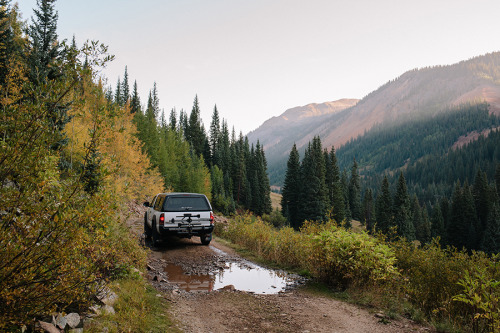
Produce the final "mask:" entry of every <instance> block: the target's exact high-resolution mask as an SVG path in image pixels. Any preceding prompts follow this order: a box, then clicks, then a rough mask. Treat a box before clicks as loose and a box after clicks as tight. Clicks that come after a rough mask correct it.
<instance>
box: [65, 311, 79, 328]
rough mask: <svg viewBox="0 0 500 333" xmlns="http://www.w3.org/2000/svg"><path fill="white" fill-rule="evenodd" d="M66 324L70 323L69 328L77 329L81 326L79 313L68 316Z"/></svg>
mask: <svg viewBox="0 0 500 333" xmlns="http://www.w3.org/2000/svg"><path fill="white" fill-rule="evenodd" d="M64 318H65V319H66V322H67V323H68V326H69V327H71V328H76V327H77V326H78V325H80V319H81V318H80V315H79V314H78V313H74V312H73V313H70V314H67V315H66V316H65V317H64Z"/></svg>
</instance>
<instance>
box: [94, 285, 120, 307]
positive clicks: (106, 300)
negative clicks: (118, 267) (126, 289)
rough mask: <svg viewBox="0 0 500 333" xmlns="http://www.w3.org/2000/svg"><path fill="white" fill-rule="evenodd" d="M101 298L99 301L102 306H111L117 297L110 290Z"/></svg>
mask: <svg viewBox="0 0 500 333" xmlns="http://www.w3.org/2000/svg"><path fill="white" fill-rule="evenodd" d="M101 296H102V297H101V298H100V299H99V300H100V301H101V302H102V303H103V304H105V305H109V306H113V305H114V304H115V303H116V301H117V300H118V295H117V294H115V293H114V292H113V291H111V290H109V289H108V290H107V291H106V292H105V293H104V294H102V295H101Z"/></svg>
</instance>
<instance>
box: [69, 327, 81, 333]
mask: <svg viewBox="0 0 500 333" xmlns="http://www.w3.org/2000/svg"><path fill="white" fill-rule="evenodd" d="M68 332H69V333H83V328H72V329H70V330H69V331H68Z"/></svg>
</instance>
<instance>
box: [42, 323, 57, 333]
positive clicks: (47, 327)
mask: <svg viewBox="0 0 500 333" xmlns="http://www.w3.org/2000/svg"><path fill="white" fill-rule="evenodd" d="M38 323H39V324H40V327H41V328H42V329H43V331H44V332H48V333H61V331H60V330H59V329H58V328H57V327H55V326H54V325H52V324H51V323H46V322H44V321H39V322H38Z"/></svg>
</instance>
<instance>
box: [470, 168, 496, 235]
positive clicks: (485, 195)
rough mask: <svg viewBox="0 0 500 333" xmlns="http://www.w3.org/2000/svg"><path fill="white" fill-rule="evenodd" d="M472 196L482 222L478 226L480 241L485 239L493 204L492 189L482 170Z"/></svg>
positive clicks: (476, 180) (478, 173) (475, 181)
mask: <svg viewBox="0 0 500 333" xmlns="http://www.w3.org/2000/svg"><path fill="white" fill-rule="evenodd" d="M472 195H473V196H474V205H475V210H476V213H477V218H478V219H479V222H480V223H479V225H478V226H477V228H478V229H477V230H476V232H477V233H478V235H477V237H478V239H479V240H480V239H482V238H483V237H482V236H483V231H484V230H485V229H486V223H487V220H488V216H489V211H490V207H491V205H492V203H493V202H492V200H491V199H490V197H491V194H490V187H489V185H488V179H487V176H486V173H484V172H482V171H481V169H479V170H478V171H477V174H476V179H475V180H474V185H473V189H472Z"/></svg>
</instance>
